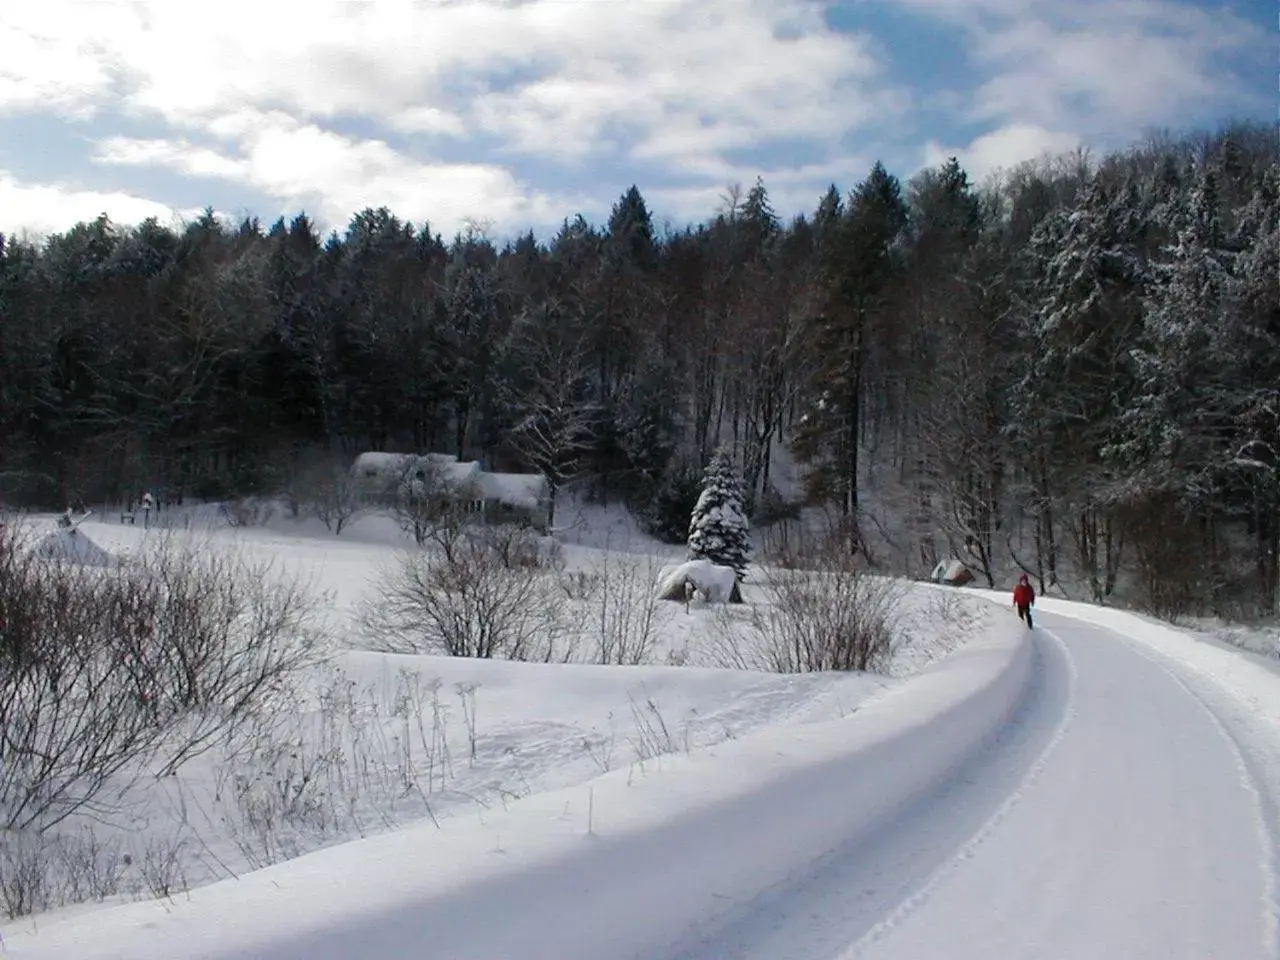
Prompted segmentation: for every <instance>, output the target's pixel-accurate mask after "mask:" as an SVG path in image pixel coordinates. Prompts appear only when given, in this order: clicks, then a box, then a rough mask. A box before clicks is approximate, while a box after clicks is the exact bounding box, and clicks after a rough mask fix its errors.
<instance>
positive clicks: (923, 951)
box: [752, 615, 1276, 960]
mask: <svg viewBox="0 0 1280 960" xmlns="http://www.w3.org/2000/svg"><path fill="white" fill-rule="evenodd" d="M1041 627H1042V628H1044V631H1045V632H1047V633H1048V635H1046V633H1045V632H1042V635H1041V637H1040V638H1038V642H1039V643H1041V644H1042V645H1047V644H1049V643H1053V644H1054V645H1055V646H1061V647H1062V648H1063V650H1064V652H1065V654H1066V657H1065V658H1063V657H1059V656H1053V657H1050V658H1048V659H1047V661H1046V662H1047V663H1048V664H1050V665H1051V666H1050V669H1051V670H1059V669H1064V668H1066V669H1068V670H1069V671H1070V672H1071V673H1072V675H1073V677H1074V683H1073V685H1072V686H1073V691H1072V694H1071V696H1070V698H1069V702H1068V708H1067V711H1066V714H1065V716H1064V718H1063V723H1062V726H1061V727H1060V728H1059V733H1058V735H1057V736H1056V737H1055V738H1054V739H1053V741H1052V742H1051V743H1050V744H1049V747H1048V749H1047V750H1045V751H1044V752H1042V753H1041V755H1040V756H1039V758H1038V759H1037V760H1036V761H1035V762H1034V764H1033V765H1032V767H1031V770H1030V776H1029V778H1028V781H1027V782H1026V783H1024V785H1023V786H1022V787H1021V788H1020V789H1019V790H1017V791H1016V792H1015V793H1013V794H1012V795H1011V796H1010V798H1009V799H1008V800H1007V801H1006V802H1005V804H1004V805H1002V807H1001V809H1000V810H999V811H998V813H997V814H996V816H995V817H994V818H993V822H991V823H989V824H988V825H987V826H986V827H985V828H984V829H983V830H982V831H981V833H980V834H979V836H977V837H975V839H974V841H973V842H971V843H970V844H968V845H966V847H965V849H964V850H963V851H962V852H961V854H960V856H959V857H958V858H955V859H953V860H952V861H951V862H950V863H948V864H947V865H946V866H945V867H944V869H943V870H942V871H941V872H940V873H939V875H937V876H936V877H935V878H934V879H933V881H932V882H931V883H930V884H929V885H928V887H927V888H926V889H924V890H922V891H921V892H919V893H918V894H916V895H915V896H914V897H912V898H911V899H910V900H908V901H907V902H906V903H904V904H903V905H902V906H901V907H900V908H899V909H898V910H896V911H894V912H893V913H891V914H889V915H888V916H886V917H884V918H882V919H881V920H880V921H879V922H878V923H877V924H876V925H875V926H874V927H873V928H872V929H871V930H870V931H868V932H867V933H865V934H864V935H863V936H862V937H861V939H860V940H859V942H858V943H857V944H856V946H855V947H853V948H851V949H850V950H848V951H847V952H845V953H844V954H841V955H840V956H841V958H842V960H845V958H848V960H852V958H854V957H858V958H864V957H865V958H867V960H874V958H895V960H896V958H912V960H930V958H955V957H957V956H971V955H972V956H991V957H1008V958H1016V957H1027V958H1031V957H1052V958H1062V960H1067V958H1079V960H1086V958H1097V957H1124V958H1136V957H1151V958H1157V957H1158V958H1168V960H1175V958H1186V960H1193V958H1209V957H1215V958H1216V957H1223V958H1225V957H1239V958H1246V957H1274V956H1276V925H1275V910H1276V891H1275V888H1274V877H1273V875H1272V857H1273V855H1274V828H1275V824H1274V823H1273V822H1271V821H1272V819H1273V813H1272V810H1273V808H1272V807H1271V804H1270V803H1269V802H1264V801H1265V800H1269V799H1270V798H1266V797H1265V796H1264V791H1265V789H1266V788H1265V786H1264V785H1263V784H1261V783H1259V782H1258V781H1257V780H1256V779H1255V777H1254V775H1253V773H1252V772H1251V769H1250V765H1249V764H1247V763H1246V758H1245V754H1244V753H1243V751H1242V749H1241V743H1242V742H1244V741H1247V740H1249V739H1251V731H1246V730H1233V729H1232V728H1231V726H1229V725H1228V724H1232V721H1231V720H1230V719H1228V720H1227V722H1226V723H1224V720H1223V719H1222V718H1220V717H1219V716H1218V715H1217V714H1216V713H1215V711H1214V709H1213V707H1212V706H1210V704H1209V703H1207V702H1206V701H1205V700H1204V699H1202V698H1201V697H1200V695H1198V694H1197V693H1196V692H1194V691H1193V690H1192V688H1191V687H1189V686H1188V685H1187V684H1186V683H1185V682H1183V680H1182V679H1180V678H1179V677H1178V676H1177V674H1175V673H1174V672H1173V671H1171V670H1170V669H1168V668H1167V667H1166V666H1165V665H1164V664H1163V663H1162V662H1161V661H1160V660H1158V659H1156V658H1154V657H1152V656H1150V655H1148V654H1146V653H1145V652H1144V651H1142V650H1141V649H1140V648H1135V647H1134V646H1131V645H1130V644H1128V643H1126V642H1125V641H1124V639H1123V638H1122V637H1120V636H1118V635H1116V634H1114V633H1111V632H1109V631H1107V630H1104V629H1102V628H1099V627H1097V626H1091V625H1087V624H1083V623H1081V622H1079V621H1075V620H1071V619H1066V618H1063V617H1056V616H1052V615H1048V616H1044V615H1042V616H1041ZM1068 664H1070V666H1068ZM1246 749H1247V748H1246ZM752 955H756V954H752ZM779 955H780V954H779ZM758 956H765V954H758Z"/></svg>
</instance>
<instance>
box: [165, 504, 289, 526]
mask: <svg viewBox="0 0 1280 960" xmlns="http://www.w3.org/2000/svg"><path fill="white" fill-rule="evenodd" d="M275 512H276V507H275V504H273V503H272V502H271V501H269V500H262V499H260V498H258V497H245V498H243V499H241V500H232V501H230V502H229V503H224V504H223V505H222V509H221V511H220V513H221V515H222V519H223V520H224V521H225V522H226V524H227V526H229V527H234V528H236V529H245V528H248V527H261V526H263V525H264V524H265V523H267V522H268V521H269V520H270V519H271V518H272V517H273V516H274V515H275ZM159 520H160V518H159V517H158V516H157V517H156V519H155V522H156V525H157V526H160V525H161V524H160V522H159Z"/></svg>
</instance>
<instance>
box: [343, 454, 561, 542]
mask: <svg viewBox="0 0 1280 960" xmlns="http://www.w3.org/2000/svg"><path fill="white" fill-rule="evenodd" d="M351 481H352V485H353V487H354V488H355V492H356V495H357V496H359V497H360V498H361V499H362V500H365V501H366V502H369V503H374V504H381V505H383V506H393V505H394V504H396V503H398V502H401V501H402V500H404V499H407V498H411V497H432V496H435V497H441V498H443V499H444V500H446V501H449V502H451V503H452V504H453V505H454V506H456V507H458V508H460V509H461V510H462V512H463V513H465V514H467V515H469V516H473V517H476V518H477V519H478V520H480V521H481V522H484V523H516V524H521V525H525V526H530V527H533V528H534V529H535V530H538V531H542V532H545V531H546V529H547V527H548V525H549V524H548V519H549V517H550V513H551V511H550V506H551V487H550V484H549V483H548V482H547V478H546V477H545V476H543V475H542V474H540V473H494V472H490V471H487V470H483V469H481V466H480V462H479V461H478V460H459V459H458V458H457V457H455V456H452V455H450V454H444V453H428V454H413V453H380V452H370V453H362V454H360V456H358V457H356V460H355V463H353V464H352V466H351Z"/></svg>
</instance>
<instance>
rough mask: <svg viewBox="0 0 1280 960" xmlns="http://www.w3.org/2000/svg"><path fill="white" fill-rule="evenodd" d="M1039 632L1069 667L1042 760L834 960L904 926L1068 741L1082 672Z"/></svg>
mask: <svg viewBox="0 0 1280 960" xmlns="http://www.w3.org/2000/svg"><path fill="white" fill-rule="evenodd" d="M1038 632H1039V633H1040V634H1041V635H1042V636H1045V637H1048V638H1049V639H1050V640H1052V641H1053V643H1054V645H1055V646H1056V647H1057V649H1058V652H1059V654H1060V655H1061V656H1062V658H1063V661H1064V662H1065V663H1066V666H1067V702H1066V709H1065V710H1064V711H1063V716H1062V719H1061V720H1060V721H1059V722H1058V726H1057V727H1056V729H1055V730H1054V732H1053V736H1052V737H1050V739H1049V742H1048V743H1047V744H1045V746H1044V748H1043V749H1042V750H1041V751H1040V754H1039V756H1037V757H1036V759H1035V761H1034V762H1033V763H1032V764H1031V767H1030V768H1029V769H1028V770H1027V772H1026V774H1025V775H1024V776H1023V778H1022V780H1021V781H1020V782H1019V783H1018V785H1017V786H1016V787H1015V788H1014V790H1013V792H1012V793H1010V794H1009V796H1008V797H1007V798H1006V799H1005V800H1004V802H1003V803H1001V804H1000V806H999V807H998V808H997V809H996V811H995V813H993V814H992V815H991V816H990V817H989V818H988V819H987V820H986V822H984V823H983V824H982V826H981V827H979V828H978V830H977V832H976V833H974V834H973V836H971V837H970V838H969V839H968V840H967V841H965V843H964V844H963V845H962V846H961V847H960V848H959V849H958V850H957V851H956V852H955V854H953V855H952V856H951V857H950V858H948V859H947V861H946V862H945V863H943V864H942V866H940V867H939V868H938V869H937V870H935V871H934V872H933V874H932V875H930V877H929V878H928V879H927V880H926V881H925V882H924V884H923V885H921V886H920V887H919V888H918V889H917V890H916V891H915V892H914V893H912V894H911V895H910V896H909V897H907V898H906V899H905V900H903V901H902V902H901V903H899V904H898V906H897V907H895V908H894V909H893V910H892V911H890V912H889V914H888V915H887V916H886V917H885V918H884V919H882V920H881V921H879V922H878V923H877V924H876V925H875V926H873V927H872V928H871V929H870V930H868V931H867V932H866V933H864V934H863V935H862V936H861V937H859V938H858V939H857V940H856V941H855V942H854V943H853V944H852V945H851V946H849V947H846V948H845V949H843V950H842V951H840V952H839V953H837V954H835V955H834V957H833V960H859V958H861V957H862V956H863V955H864V953H865V952H866V951H867V950H868V949H869V948H871V947H873V946H875V945H876V944H877V943H879V942H880V940H881V939H883V938H884V937H885V936H886V935H887V934H888V933H889V932H890V931H891V930H893V929H894V928H895V927H897V926H898V925H900V924H901V923H903V922H904V921H905V920H906V919H907V918H908V917H910V916H911V914H913V913H914V912H915V911H916V910H918V909H919V908H920V907H921V906H923V905H924V904H925V903H926V902H927V901H928V899H929V897H930V896H931V895H932V894H933V892H934V891H935V890H936V889H937V888H938V886H939V885H940V884H942V883H943V882H944V881H945V880H947V879H949V878H950V877H951V876H952V875H953V874H954V873H955V872H956V871H957V870H959V869H960V868H961V867H962V866H963V865H964V863H965V861H967V860H969V859H970V858H972V857H973V855H974V853H975V852H976V851H977V849H978V848H979V847H980V846H981V845H982V844H983V842H984V841H985V840H986V839H987V838H988V837H989V836H991V834H992V833H994V832H995V830H996V829H997V828H998V827H999V826H1000V824H1001V822H1002V821H1003V820H1004V819H1005V818H1006V817H1007V816H1008V815H1009V813H1010V812H1011V811H1012V810H1013V809H1014V808H1015V807H1016V806H1017V805H1018V804H1019V803H1020V802H1021V801H1022V799H1023V797H1024V796H1025V795H1026V794H1027V792H1028V791H1029V790H1031V788H1032V787H1034V786H1035V784H1036V782H1037V781H1038V780H1039V779H1040V776H1041V775H1042V773H1043V772H1044V769H1045V767H1046V766H1048V763H1049V760H1050V759H1051V758H1052V755H1053V752H1054V751H1055V750H1056V749H1057V747H1058V745H1059V744H1060V743H1062V741H1063V740H1064V739H1066V736H1067V734H1068V732H1069V731H1070V729H1071V725H1072V723H1073V722H1074V720H1075V716H1076V685H1077V682H1078V679H1079V672H1078V670H1077V668H1076V662H1075V658H1074V657H1072V656H1071V651H1070V650H1069V649H1067V645H1066V644H1065V643H1063V641H1062V639H1061V638H1060V637H1059V636H1058V635H1057V634H1055V633H1053V632H1052V631H1050V630H1045V629H1044V628H1043V627H1042V628H1040V629H1039V631H1038Z"/></svg>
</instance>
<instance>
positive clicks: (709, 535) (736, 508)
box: [689, 447, 751, 603]
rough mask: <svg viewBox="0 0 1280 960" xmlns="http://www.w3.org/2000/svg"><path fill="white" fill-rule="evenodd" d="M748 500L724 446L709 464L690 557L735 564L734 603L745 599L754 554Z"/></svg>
mask: <svg viewBox="0 0 1280 960" xmlns="http://www.w3.org/2000/svg"><path fill="white" fill-rule="evenodd" d="M745 499H746V498H745V496H744V494H743V490H742V479H741V478H740V477H739V476H738V470H737V468H736V467H735V466H734V463H733V455H732V454H731V453H730V452H729V451H728V449H726V448H725V447H721V448H719V449H718V450H716V452H715V453H714V454H713V455H712V457H711V462H710V463H709V464H708V465H707V472H706V474H705V475H704V477H703V481H702V494H701V495H700V496H699V497H698V502H697V504H696V505H695V506H694V508H693V516H692V518H691V519H690V521H689V559H690V560H710V561H711V562H712V563H716V564H720V565H721V566H725V567H733V569H734V571H735V572H736V573H737V578H736V579H735V580H734V583H733V594H732V595H731V596H730V597H729V602H730V603H741V602H742V591H741V589H740V584H741V583H742V581H743V580H744V579H745V578H746V574H747V562H748V560H749V559H750V556H751V537H750V535H749V534H748V533H747V512H746V507H745Z"/></svg>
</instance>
